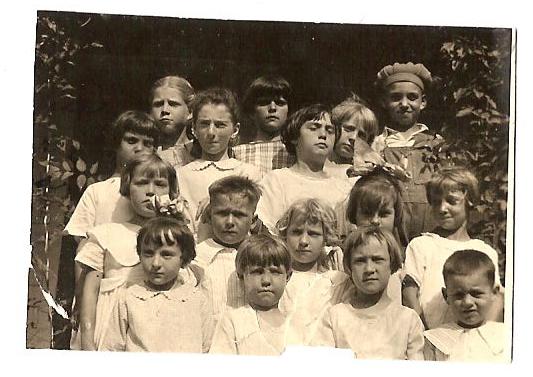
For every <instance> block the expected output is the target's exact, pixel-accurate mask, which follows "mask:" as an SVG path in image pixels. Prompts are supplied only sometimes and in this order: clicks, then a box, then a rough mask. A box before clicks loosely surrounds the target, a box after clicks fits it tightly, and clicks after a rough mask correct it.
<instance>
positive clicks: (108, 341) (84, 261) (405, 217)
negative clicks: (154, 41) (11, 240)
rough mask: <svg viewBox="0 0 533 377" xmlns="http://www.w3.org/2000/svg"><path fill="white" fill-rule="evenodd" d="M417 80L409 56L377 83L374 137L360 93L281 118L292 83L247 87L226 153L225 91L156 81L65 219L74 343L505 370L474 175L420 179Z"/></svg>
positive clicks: (494, 270)
mask: <svg viewBox="0 0 533 377" xmlns="http://www.w3.org/2000/svg"><path fill="white" fill-rule="evenodd" d="M430 82H431V74H430V73H429V71H428V70H427V69H426V68H425V67H424V66H423V65H421V64H412V63H406V64H399V63H395V64H394V65H390V66H387V67H385V68H383V69H382V70H381V71H380V72H379V73H378V76H377V84H378V86H379V88H380V90H381V91H382V96H381V106H382V107H383V109H384V110H385V112H386V113H387V114H388V121H389V123H388V124H387V125H388V126H390V127H385V128H384V129H383V133H382V134H379V129H378V122H377V118H376V116H375V115H374V113H373V112H372V111H371V110H370V108H369V106H368V104H366V103H365V102H364V101H363V100H361V99H360V98H358V97H357V96H355V95H354V96H352V97H350V98H348V99H346V100H345V101H343V102H342V103H341V104H339V105H338V106H336V107H335V108H333V109H332V110H331V109H330V108H328V107H327V106H324V105H320V104H316V105H311V106H308V107H305V108H302V109H299V110H298V111H295V112H294V113H292V114H291V115H289V111H288V105H289V101H290V85H289V84H288V82H287V81H286V80H285V79H283V78H281V77H277V76H264V77H260V78H258V79H256V80H254V81H253V82H252V84H251V85H250V87H249V88H248V90H247V91H246V93H245V96H244V100H243V104H242V109H243V112H244V115H245V116H246V118H247V119H248V120H249V121H250V122H252V123H253V124H254V125H255V126H256V127H257V137H256V139H255V140H254V141H253V142H250V143H246V144H240V145H238V144H237V143H238V133H239V129H240V123H239V122H240V119H241V114H240V111H239V108H240V106H239V104H238V103H237V100H236V98H235V96H234V95H233V93H232V92H231V91H230V90H227V89H222V88H213V89H207V90H204V91H200V92H198V93H195V92H194V90H193V88H192V86H191V85H190V84H189V83H188V82H187V81H186V80H185V79H183V78H180V77H177V76H170V77H166V78H163V79H160V80H158V81H157V82H156V83H155V84H154V87H153V88H152V90H151V94H150V109H151V110H150V113H151V114H150V115H147V114H145V113H143V112H139V111H127V112H125V113H123V114H121V115H120V116H119V117H118V118H117V120H116V122H115V124H114V127H113V138H112V139H113V141H114V147H115V148H116V169H115V173H114V174H113V176H112V177H111V178H110V179H108V180H106V181H103V182H99V183H95V184H93V185H91V186H89V188H88V189H87V190H86V191H85V193H84V194H83V196H82V198H81V200H80V202H79V204H78V206H77V208H76V210H75V212H74V214H73V216H72V218H71V219H70V222H69V224H68V225H67V227H66V232H67V233H68V234H70V235H73V236H76V237H77V238H78V241H79V246H78V250H77V254H76V264H77V266H78V267H79V269H78V271H77V274H76V284H77V289H76V292H77V295H76V304H75V308H74V310H73V313H74V314H73V315H74V317H75V318H77V319H79V320H78V323H79V327H78V332H77V334H76V336H74V337H73V344H72V346H73V348H81V349H84V350H114V351H160V352H164V351H168V352H209V353H225V354H241V355H246V354H248V355H280V354H282V353H283V352H284V350H285V349H286V347H290V346H292V345H303V346H329V347H336V348H347V349H351V350H352V351H353V354H354V356H355V357H356V358H386V359H419V360H423V359H428V360H482V361H504V360H507V357H508V356H507V353H506V350H505V347H504V338H505V332H504V326H503V323H502V322H501V321H502V320H503V288H502V285H501V283H500V279H499V272H498V256H497V253H496V251H495V250H494V249H492V248H491V247H490V246H489V245H487V244H485V243H484V242H482V241H480V240H476V239H471V238H470V235H469V233H468V219H469V214H470V211H471V210H472V209H473V207H474V206H475V205H476V203H477V202H478V201H479V188H478V182H477V180H476V178H475V176H474V175H473V174H472V173H471V172H470V171H468V170H467V169H465V168H461V167H452V168H442V169H440V170H438V171H437V172H434V173H433V174H430V173H427V171H426V169H424V164H423V161H422V158H421V154H422V153H423V150H425V148H426V147H427V146H428V145H429V144H432V143H438V142H440V140H439V138H438V137H434V136H431V135H430V134H429V133H428V132H427V131H428V128H427V127H426V126H425V125H423V124H420V123H418V117H419V114H420V111H421V110H423V109H424V107H425V106H426V99H425V89H426V88H427V86H428V85H429V84H430ZM394 172H401V173H402V177H404V178H406V179H404V180H401V179H398V178H397V175H396V174H394Z"/></svg>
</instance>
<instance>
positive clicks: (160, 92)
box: [151, 86, 190, 135]
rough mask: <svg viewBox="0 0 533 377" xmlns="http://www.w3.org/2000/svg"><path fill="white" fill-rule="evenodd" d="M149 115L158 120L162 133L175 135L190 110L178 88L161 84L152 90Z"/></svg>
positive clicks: (185, 120)
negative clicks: (152, 95) (152, 96)
mask: <svg viewBox="0 0 533 377" xmlns="http://www.w3.org/2000/svg"><path fill="white" fill-rule="evenodd" d="M151 115H152V117H153V118H154V119H156V120H157V121H158V124H159V126H160V130H161V133H162V134H163V135H175V134H176V133H178V132H180V131H181V129H182V128H183V126H184V125H185V123H186V122H187V118H188V117H189V115H190V112H189V108H188V107H187V104H186V103H185V101H184V100H183V96H182V94H181V92H180V91H179V90H178V89H176V88H169V87H168V86H162V87H159V88H157V89H156V90H155V91H154V98H153V100H152V107H151Z"/></svg>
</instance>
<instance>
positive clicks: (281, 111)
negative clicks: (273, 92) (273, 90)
mask: <svg viewBox="0 0 533 377" xmlns="http://www.w3.org/2000/svg"><path fill="white" fill-rule="evenodd" d="M255 103H256V105H255V111H254V114H253V120H254V123H255V124H256V125H257V126H258V127H259V128H260V129H261V130H262V131H264V132H265V133H267V134H269V135H275V134H279V132H280V130H281V126H283V125H284V124H285V122H286V120H287V113H288V111H289V106H288V104H287V100H286V99H285V98H283V97H281V96H277V97H276V96H265V97H259V98H258V99H257V100H256V102H255Z"/></svg>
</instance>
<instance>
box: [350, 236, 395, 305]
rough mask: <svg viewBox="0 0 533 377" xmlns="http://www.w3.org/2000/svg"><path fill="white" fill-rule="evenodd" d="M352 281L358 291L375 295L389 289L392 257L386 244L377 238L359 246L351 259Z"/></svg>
mask: <svg viewBox="0 0 533 377" xmlns="http://www.w3.org/2000/svg"><path fill="white" fill-rule="evenodd" d="M350 266H351V269H352V280H353V282H354V284H355V286H356V287H357V289H358V291H359V292H361V293H363V294H366V295H375V294H377V293H380V292H383V291H384V290H385V289H386V288H387V284H388V283H389V278H390V275H391V268H390V256H389V251H388V248H387V244H386V243H382V242H380V241H379V240H377V239H376V238H374V237H372V238H369V239H368V242H367V244H366V245H359V246H358V247H357V248H356V249H355V250H354V251H353V252H352V255H351V257H350Z"/></svg>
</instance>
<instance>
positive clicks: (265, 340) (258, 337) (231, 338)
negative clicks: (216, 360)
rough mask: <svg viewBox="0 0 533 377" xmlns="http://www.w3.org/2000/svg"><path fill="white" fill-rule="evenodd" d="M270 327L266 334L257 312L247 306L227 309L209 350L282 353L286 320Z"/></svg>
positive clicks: (248, 353) (260, 353) (245, 353)
mask: <svg viewBox="0 0 533 377" xmlns="http://www.w3.org/2000/svg"><path fill="white" fill-rule="evenodd" d="M269 330H270V331H268V333H267V332H265V331H264V330H263V329H261V327H260V326H259V320H258V318H257V313H256V311H255V310H254V309H253V308H252V307H251V306H250V305H246V306H242V307H240V308H237V309H232V310H229V311H227V312H226V313H224V316H223V317H222V319H221V320H220V322H219V324H218V325H217V327H216V330H215V334H214V336H213V342H212V343H211V348H210V350H209V353H222V354H233V355H263V356H278V355H281V354H282V353H283V351H284V350H285V344H286V342H285V339H286V322H284V323H283V324H282V325H281V326H280V327H278V328H271V329H269ZM272 338H276V340H278V341H273V339H272ZM277 343H281V344H283V348H282V349H279V348H278V347H277V346H276V344H277Z"/></svg>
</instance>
